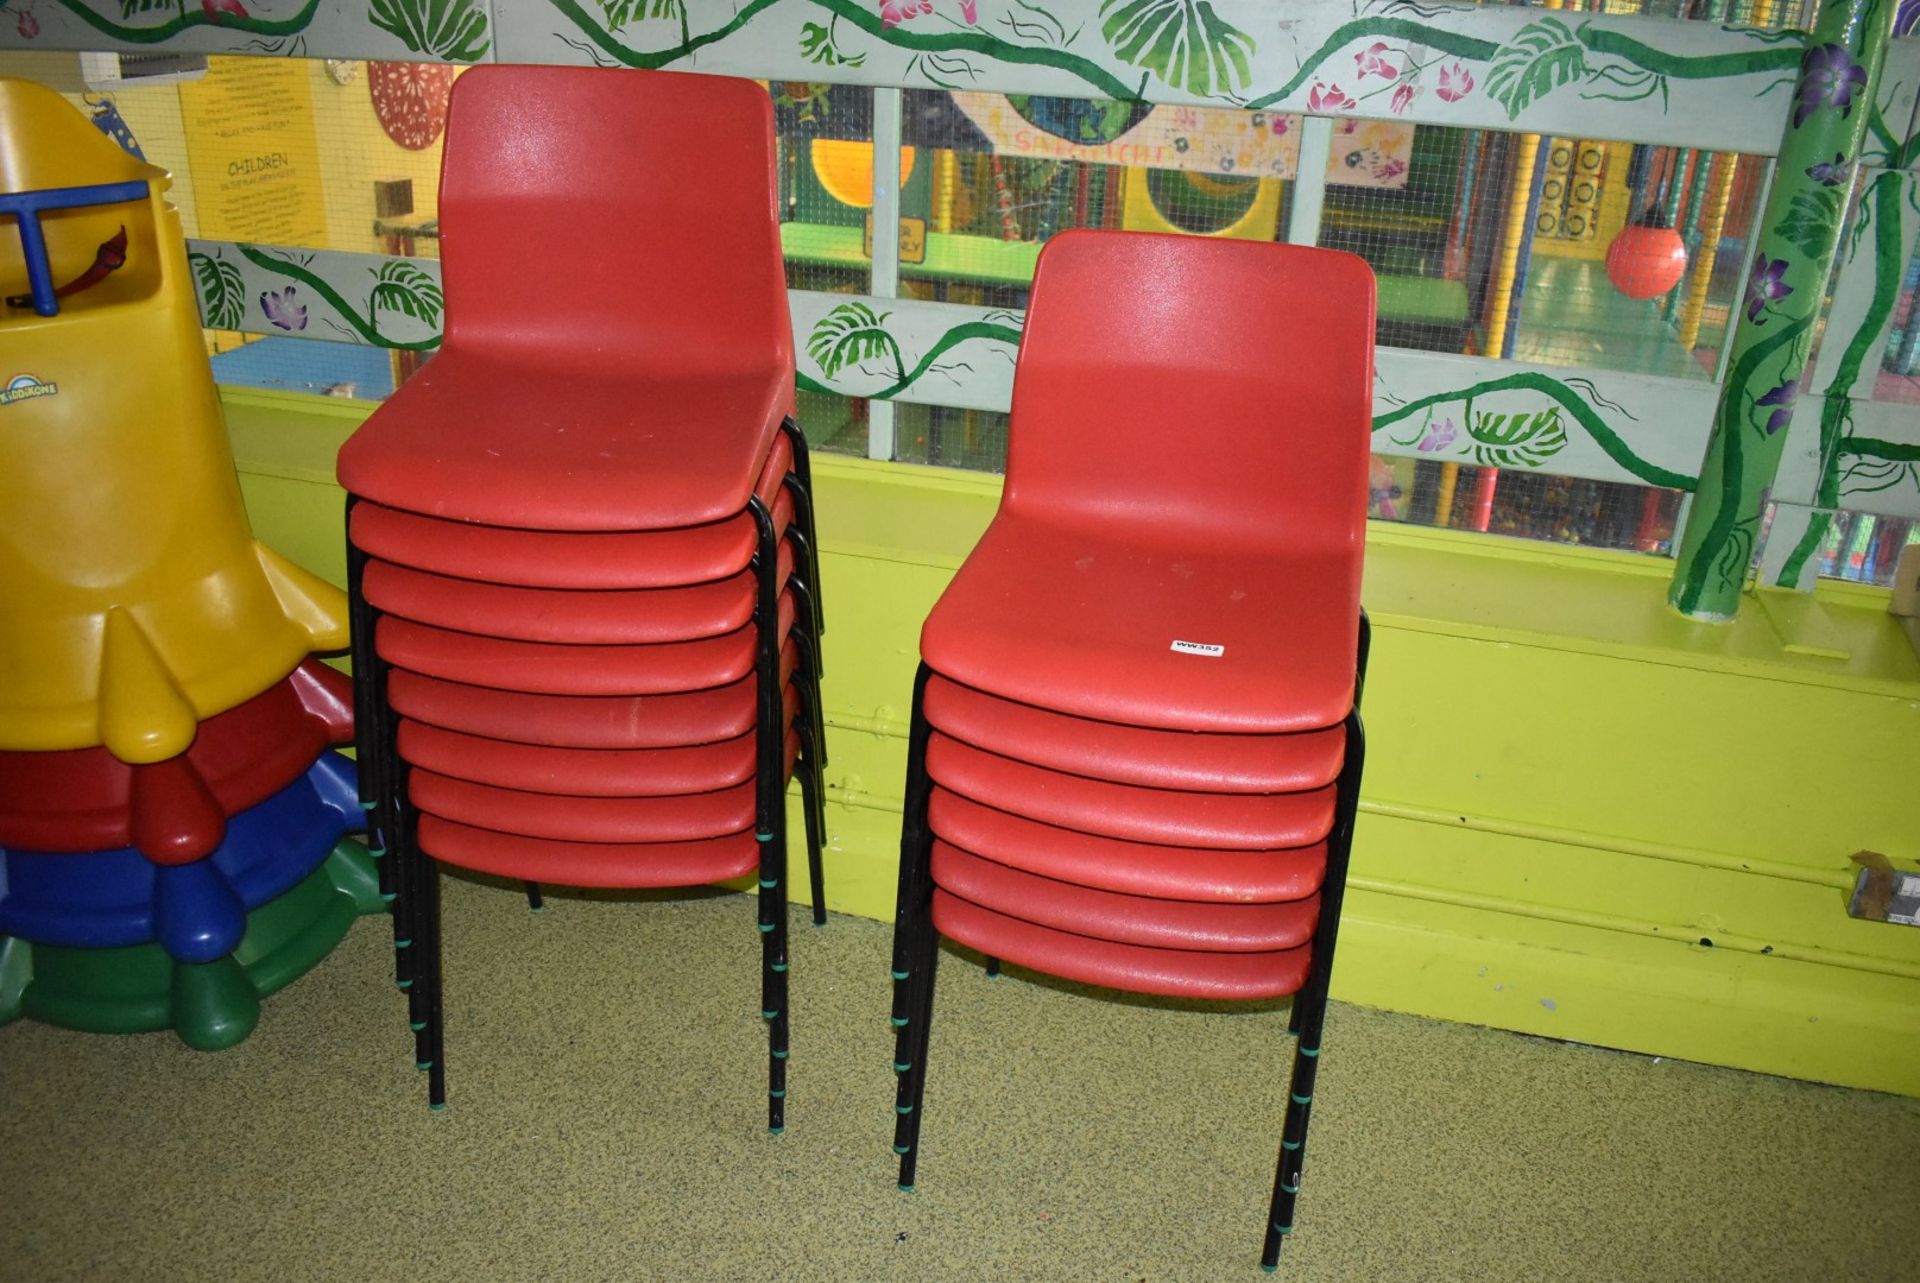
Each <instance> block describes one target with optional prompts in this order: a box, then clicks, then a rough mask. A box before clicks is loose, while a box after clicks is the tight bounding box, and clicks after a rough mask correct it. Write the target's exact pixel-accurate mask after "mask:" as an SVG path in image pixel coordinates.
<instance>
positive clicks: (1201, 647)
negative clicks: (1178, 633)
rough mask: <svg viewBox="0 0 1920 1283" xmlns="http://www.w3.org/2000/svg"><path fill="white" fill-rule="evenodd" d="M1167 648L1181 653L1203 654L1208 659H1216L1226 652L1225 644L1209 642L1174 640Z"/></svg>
mask: <svg viewBox="0 0 1920 1283" xmlns="http://www.w3.org/2000/svg"><path fill="white" fill-rule="evenodd" d="M1168 649H1169V650H1171V651H1174V652H1175V653H1177V654H1181V655H1205V656H1206V657H1207V658H1208V659H1218V658H1220V656H1222V655H1224V654H1226V653H1227V648H1226V647H1225V646H1215V645H1214V644H1213V643H1211V642H1190V641H1176V642H1174V643H1173V645H1172V646H1170V647H1168Z"/></svg>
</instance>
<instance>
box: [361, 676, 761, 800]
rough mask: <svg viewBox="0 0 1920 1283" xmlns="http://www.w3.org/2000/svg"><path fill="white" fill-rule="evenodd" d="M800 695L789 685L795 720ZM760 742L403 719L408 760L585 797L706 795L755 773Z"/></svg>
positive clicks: (468, 776) (459, 774)
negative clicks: (601, 739)
mask: <svg viewBox="0 0 1920 1283" xmlns="http://www.w3.org/2000/svg"><path fill="white" fill-rule="evenodd" d="M797 700H798V694H797V693H796V692H795V691H794V689H793V688H792V687H791V686H789V687H788V688H787V694H786V720H787V723H788V724H789V725H791V724H792V722H793V716H794V711H795V708H796V704H797ZM756 739H757V736H756V735H755V734H754V733H753V732H752V731H748V732H747V733H746V734H744V735H737V736H735V737H734V738H732V739H727V740H720V741H718V742H717V743H712V744H696V745H689V746H685V747H679V748H639V749H601V748H552V747H548V746H546V745H538V744H518V743H514V742H511V741H508V740H497V739H486V738H483V737H481V736H478V735H463V734H461V733H460V732H459V731H449V730H445V729H443V728H441V727H438V726H430V725H426V724H424V723H421V722H415V721H409V720H403V721H402V722H401V723H400V739H399V747H400V756H401V758H402V759H403V760H405V761H407V762H411V763H412V764H413V765H415V766H421V767H425V768H426V769H427V770H429V771H432V772H434V773H435V774H437V775H446V776H450V777H452V778H453V779H457V780H466V781H468V782H469V783H473V784H491V785H495V786H497V787H500V788H512V789H525V790H528V791H529V792H534V793H564V794H574V795H577V796H580V797H660V796H670V795H673V794H678V793H708V792H712V791H713V790H715V789H725V788H731V787H733V786H734V785H735V784H738V783H740V782H741V781H742V780H747V779H751V778H753V773H754V771H755V769H756V768H757V767H758V765H759V750H758V747H757V745H756V742H755V741H756Z"/></svg>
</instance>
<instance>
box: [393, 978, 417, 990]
mask: <svg viewBox="0 0 1920 1283" xmlns="http://www.w3.org/2000/svg"><path fill="white" fill-rule="evenodd" d="M393 983H394V984H396V985H398V986H400V988H402V989H411V988H413V981H411V980H396V981H394V982H393Z"/></svg>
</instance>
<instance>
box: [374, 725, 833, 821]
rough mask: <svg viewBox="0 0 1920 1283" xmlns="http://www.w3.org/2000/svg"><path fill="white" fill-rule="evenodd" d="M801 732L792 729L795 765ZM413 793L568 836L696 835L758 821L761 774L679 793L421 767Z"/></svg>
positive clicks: (461, 816)
mask: <svg viewBox="0 0 1920 1283" xmlns="http://www.w3.org/2000/svg"><path fill="white" fill-rule="evenodd" d="M799 747H800V743H799V739H798V738H797V737H796V736H794V735H792V734H791V733H789V734H788V736H787V768H788V770H791V769H792V766H793V759H794V756H795V755H796V754H797V753H798V751H799ZM407 782H408V796H409V797H410V798H411V799H412V800H413V804H414V805H415V806H417V807H419V808H420V809H421V810H422V811H424V812H426V813H427V814H429V815H438V816H440V817H441V818H442V819H447V820H454V821H457V822H459V823H461V824H471V825H473V826H475V827H476V828H483V829H493V830H495V831H497V832H500V833H519V834H523V835H525V836H527V837H536V838H554V839H556V840H558V841H562V842H691V841H697V840H699V839H702V838H716V837H724V836H725V835H727V834H729V833H738V832H740V831H741V830H742V829H750V828H752V827H753V824H754V819H755V815H754V802H755V798H754V793H755V788H756V781H754V780H752V779H749V780H747V781H746V782H745V783H743V784H736V785H734V786H733V787H732V788H725V789H716V790H714V791H712V792H710V793H684V794H677V795H675V796H671V797H576V796H570V795H564V794H557V793H530V792H527V791H526V790H524V789H507V788H497V787H494V786H492V785H488V784H474V783H470V782H469V781H466V780H456V779H450V778H448V777H447V776H444V775H436V774H434V773H433V772H432V771H426V770H421V769H420V768H418V767H415V768H414V769H413V770H412V771H410V772H408V775H407Z"/></svg>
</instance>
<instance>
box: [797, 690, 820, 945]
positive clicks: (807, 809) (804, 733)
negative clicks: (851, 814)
mask: <svg viewBox="0 0 1920 1283" xmlns="http://www.w3.org/2000/svg"><path fill="white" fill-rule="evenodd" d="M813 752H814V750H813V732H812V731H811V730H808V729H804V727H803V729H802V730H801V732H800V760H799V762H798V763H797V769H796V774H798V775H799V776H800V814H801V817H802V820H803V822H804V823H805V825H806V830H807V886H808V889H809V890H811V891H812V892H813V925H814V926H816V927H824V926H826V925H827V891H826V881H827V879H826V873H825V871H824V869H823V867H822V864H821V858H820V845H821V843H822V842H823V841H824V840H825V837H826V829H825V826H824V825H823V824H822V823H821V811H820V787H821V785H820V773H819V769H818V767H817V766H816V765H815V763H814V760H813Z"/></svg>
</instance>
